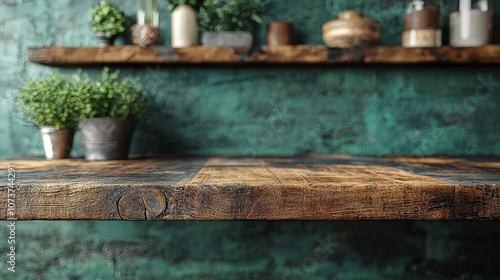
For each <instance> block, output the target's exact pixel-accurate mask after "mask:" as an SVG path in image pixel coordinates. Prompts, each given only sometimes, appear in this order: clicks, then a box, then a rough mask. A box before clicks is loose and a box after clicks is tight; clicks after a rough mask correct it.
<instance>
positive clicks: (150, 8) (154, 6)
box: [135, 0, 160, 26]
mask: <svg viewBox="0 0 500 280" xmlns="http://www.w3.org/2000/svg"><path fill="white" fill-rule="evenodd" d="M135 2H136V5H137V14H139V13H140V12H143V13H144V24H145V25H150V26H153V25H155V24H154V23H155V13H157V12H158V8H159V7H160V0H156V1H154V2H153V0H144V9H143V8H142V7H143V5H142V0H135Z"/></svg>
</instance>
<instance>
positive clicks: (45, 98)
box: [16, 73, 76, 159]
mask: <svg viewBox="0 0 500 280" xmlns="http://www.w3.org/2000/svg"><path fill="white" fill-rule="evenodd" d="M16 101H17V103H18V104H19V105H20V106H21V108H22V110H23V111H24V115H25V117H26V118H27V119H29V120H31V121H32V122H33V123H34V124H35V125H36V126H38V127H39V128H40V131H41V133H42V139H43V146H44V149H45V157H46V158H47V159H63V158H68V157H69V155H70V153H71V148H72V146H73V136H74V134H75V130H74V129H75V127H76V116H75V111H74V110H73V104H74V101H75V94H74V90H73V87H72V84H71V83H69V82H68V81H66V79H65V78H64V77H63V76H62V75H60V74H59V73H54V74H52V75H51V76H49V77H47V78H35V79H28V80H27V83H26V84H25V85H24V86H23V87H22V88H21V89H20V90H19V94H18V96H17V98H16Z"/></svg>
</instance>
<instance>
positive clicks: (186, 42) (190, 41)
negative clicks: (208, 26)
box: [171, 5, 199, 48]
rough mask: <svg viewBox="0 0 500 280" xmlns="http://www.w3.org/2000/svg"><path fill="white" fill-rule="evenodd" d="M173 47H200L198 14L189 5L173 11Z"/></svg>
mask: <svg viewBox="0 0 500 280" xmlns="http://www.w3.org/2000/svg"><path fill="white" fill-rule="evenodd" d="M171 18H172V47H173V48H184V47H189V46H193V45H198V41H199V39H198V37H199V27H198V14H197V13H196V11H195V10H194V9H193V7H191V6H189V5H179V6H177V7H175V9H174V10H173V11H172V17H171Z"/></svg>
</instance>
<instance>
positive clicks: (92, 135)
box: [76, 67, 148, 160]
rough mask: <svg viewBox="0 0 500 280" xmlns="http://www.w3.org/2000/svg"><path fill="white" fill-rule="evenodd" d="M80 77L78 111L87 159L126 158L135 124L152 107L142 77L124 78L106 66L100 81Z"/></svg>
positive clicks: (78, 82)
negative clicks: (149, 105)
mask: <svg viewBox="0 0 500 280" xmlns="http://www.w3.org/2000/svg"><path fill="white" fill-rule="evenodd" d="M78 79H79V80H78V81H77V84H78V87H77V88H78V94H77V98H78V101H77V102H76V111H77V114H78V119H79V120H80V121H79V123H78V129H79V131H80V133H81V137H82V142H83V145H84V150H85V159H87V160H115V159H126V158H127V157H128V151H129V147H130V142H131V139H132V134H133V130H134V124H135V122H136V120H138V119H140V118H142V117H144V116H145V114H146V111H147V110H148V101H147V99H146V96H145V95H144V94H143V92H142V91H141V84H140V82H139V80H137V79H131V78H123V79H122V78H120V75H119V71H115V72H113V73H111V72H110V71H109V69H108V68H106V67H105V68H104V70H103V71H102V73H101V76H100V78H99V79H98V80H97V81H92V80H91V79H89V78H88V77H86V76H80V77H79V78H78Z"/></svg>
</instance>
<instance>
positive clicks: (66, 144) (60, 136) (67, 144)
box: [40, 126, 75, 160]
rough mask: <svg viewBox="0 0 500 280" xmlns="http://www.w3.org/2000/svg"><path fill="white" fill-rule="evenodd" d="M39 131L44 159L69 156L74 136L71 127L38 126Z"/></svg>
mask: <svg viewBox="0 0 500 280" xmlns="http://www.w3.org/2000/svg"><path fill="white" fill-rule="evenodd" d="M40 132H41V133H42V140H43V148H44V149H45V158H46V159H49V160H52V159H64V158H69V155H70V153H71V148H72V147H73V138H74V136H75V131H74V130H73V129H62V130H56V129H55V127H51V126H45V127H41V128H40Z"/></svg>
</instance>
